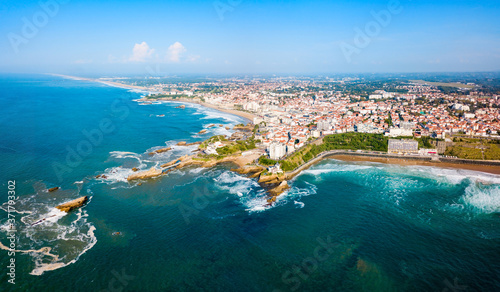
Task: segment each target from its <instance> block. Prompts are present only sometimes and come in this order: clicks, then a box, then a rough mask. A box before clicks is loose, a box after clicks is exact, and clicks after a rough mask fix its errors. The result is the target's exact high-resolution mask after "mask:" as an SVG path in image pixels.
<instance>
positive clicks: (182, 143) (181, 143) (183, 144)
mask: <svg viewBox="0 0 500 292" xmlns="http://www.w3.org/2000/svg"><path fill="white" fill-rule="evenodd" d="M185 145H186V142H184V141H181V142H179V143H177V146H185Z"/></svg>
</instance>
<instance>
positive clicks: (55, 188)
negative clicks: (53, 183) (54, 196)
mask: <svg viewBox="0 0 500 292" xmlns="http://www.w3.org/2000/svg"><path fill="white" fill-rule="evenodd" d="M58 189H59V187H53V188H50V189H48V191H49V192H55V191H57V190H58Z"/></svg>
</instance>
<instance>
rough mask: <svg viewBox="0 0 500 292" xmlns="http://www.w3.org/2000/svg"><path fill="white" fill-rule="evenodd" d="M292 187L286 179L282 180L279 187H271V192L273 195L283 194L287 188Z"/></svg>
mask: <svg viewBox="0 0 500 292" xmlns="http://www.w3.org/2000/svg"><path fill="white" fill-rule="evenodd" d="M288 188H290V186H289V185H288V183H287V182H286V180H284V181H282V182H281V183H280V184H279V185H278V186H277V187H275V188H273V189H270V190H269V194H271V195H272V196H273V197H277V196H279V195H281V194H282V193H283V192H284V191H285V190H287V189H288Z"/></svg>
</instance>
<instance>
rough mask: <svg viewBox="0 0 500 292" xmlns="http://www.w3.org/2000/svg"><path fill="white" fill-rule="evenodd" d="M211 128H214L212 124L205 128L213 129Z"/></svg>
mask: <svg viewBox="0 0 500 292" xmlns="http://www.w3.org/2000/svg"><path fill="white" fill-rule="evenodd" d="M213 127H215V125H214V124H210V125H208V126H207V128H213Z"/></svg>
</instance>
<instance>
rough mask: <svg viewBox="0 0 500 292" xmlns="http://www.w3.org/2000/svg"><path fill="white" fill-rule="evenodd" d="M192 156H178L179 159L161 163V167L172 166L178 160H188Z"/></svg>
mask: <svg viewBox="0 0 500 292" xmlns="http://www.w3.org/2000/svg"><path fill="white" fill-rule="evenodd" d="M190 157H191V156H189V155H184V156H182V157H180V158H177V159H174V160H172V161H170V162H167V163H165V164H162V165H161V168H165V167H169V166H172V165H174V164H175V163H176V162H177V161H181V162H182V161H185V160H187V159H188V158H190Z"/></svg>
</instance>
